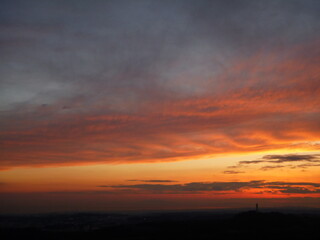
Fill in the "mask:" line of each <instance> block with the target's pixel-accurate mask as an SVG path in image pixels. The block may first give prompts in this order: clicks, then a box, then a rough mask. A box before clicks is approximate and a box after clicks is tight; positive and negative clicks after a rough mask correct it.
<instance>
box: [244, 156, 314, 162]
mask: <svg viewBox="0 0 320 240" xmlns="http://www.w3.org/2000/svg"><path fill="white" fill-rule="evenodd" d="M287 162H320V155H319V154H287V155H266V156H263V157H262V159H259V160H253V161H240V162H239V164H258V163H287Z"/></svg>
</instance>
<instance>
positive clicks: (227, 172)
mask: <svg viewBox="0 0 320 240" xmlns="http://www.w3.org/2000/svg"><path fill="white" fill-rule="evenodd" d="M223 173H224V174H239V173H244V172H242V171H232V170H231V171H224V172H223Z"/></svg>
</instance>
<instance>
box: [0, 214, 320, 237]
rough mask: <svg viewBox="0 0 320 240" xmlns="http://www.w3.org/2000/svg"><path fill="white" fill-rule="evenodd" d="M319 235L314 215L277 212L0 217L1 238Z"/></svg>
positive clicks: (319, 225) (317, 217) (319, 217)
mask: <svg viewBox="0 0 320 240" xmlns="http://www.w3.org/2000/svg"><path fill="white" fill-rule="evenodd" d="M239 237H241V238H242V237H243V239H301V240H305V239H314V240H319V239H320V214H319V212H312V211H309V212H308V213H281V212H274V211H269V212H255V211H246V212H241V213H235V212H220V213H218V212H212V211H194V212H191V211H188V212H164V213H163V212H162V213H130V214H119V213H117V214H110V213H109V214H107V213H100V214H99V213H75V214H46V215H15V216H14V215H6V216H4V215H2V216H0V238H1V239H3V240H6V239H10V240H12V239H32V240H36V239H46V240H55V239H59V240H62V239H68V240H73V239H77V240H81V239H90V240H91V239H93V240H95V239H106V240H107V239H108V240H109V239H110V240H111V239H132V240H136V239H155V240H156V239H200V240H201V239H237V238H239Z"/></svg>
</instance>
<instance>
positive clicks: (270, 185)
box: [98, 180, 320, 194]
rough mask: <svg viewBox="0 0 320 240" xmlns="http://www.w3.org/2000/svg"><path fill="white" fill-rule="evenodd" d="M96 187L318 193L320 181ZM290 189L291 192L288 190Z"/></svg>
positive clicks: (181, 191)
mask: <svg viewBox="0 0 320 240" xmlns="http://www.w3.org/2000/svg"><path fill="white" fill-rule="evenodd" d="M98 187H103V188H109V189H113V191H115V190H116V189H121V190H123V189H126V190H128V189H129V190H135V191H137V192H139V191H147V192H150V193H156V194H162V193H204V192H214V193H221V192H224V193H226V192H238V191H247V190H255V189H259V191H260V192H261V190H264V189H265V191H266V192H268V191H269V190H268V189H277V191H279V192H281V193H319V191H320V183H312V182H267V181H263V180H255V181H248V182H190V183H185V184H133V185H101V186H98ZM290 191H291V192H290Z"/></svg>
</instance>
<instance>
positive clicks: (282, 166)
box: [260, 165, 287, 171]
mask: <svg viewBox="0 0 320 240" xmlns="http://www.w3.org/2000/svg"><path fill="white" fill-rule="evenodd" d="M284 167H287V166H284V165H278V166H263V167H261V168H260V170H263V171H267V170H272V169H277V168H284Z"/></svg>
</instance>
